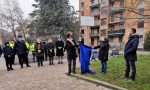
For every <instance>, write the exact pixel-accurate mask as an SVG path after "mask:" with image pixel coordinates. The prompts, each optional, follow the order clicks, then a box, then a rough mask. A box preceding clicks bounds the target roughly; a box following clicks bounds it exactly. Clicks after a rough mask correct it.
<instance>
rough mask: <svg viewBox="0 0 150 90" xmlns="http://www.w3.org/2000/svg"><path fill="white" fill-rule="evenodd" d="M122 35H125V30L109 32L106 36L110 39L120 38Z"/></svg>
mask: <svg viewBox="0 0 150 90" xmlns="http://www.w3.org/2000/svg"><path fill="white" fill-rule="evenodd" d="M124 34H125V29H119V30H110V31H108V35H109V36H110V37H120V36H124Z"/></svg>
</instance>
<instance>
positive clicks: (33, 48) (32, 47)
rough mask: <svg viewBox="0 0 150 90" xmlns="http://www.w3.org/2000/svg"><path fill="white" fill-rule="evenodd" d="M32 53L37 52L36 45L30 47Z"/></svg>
mask: <svg viewBox="0 0 150 90" xmlns="http://www.w3.org/2000/svg"><path fill="white" fill-rule="evenodd" d="M30 51H31V52H33V51H35V45H34V43H33V44H32V45H31V46H30Z"/></svg>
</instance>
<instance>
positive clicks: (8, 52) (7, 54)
mask: <svg viewBox="0 0 150 90" xmlns="http://www.w3.org/2000/svg"><path fill="white" fill-rule="evenodd" d="M3 53H4V58H5V61H6V67H7V71H10V70H14V69H13V68H12V64H13V53H14V50H13V48H11V47H10V46H9V42H6V43H5V47H4V48H3Z"/></svg>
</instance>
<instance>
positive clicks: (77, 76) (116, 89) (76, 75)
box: [70, 74, 128, 90]
mask: <svg viewBox="0 0 150 90" xmlns="http://www.w3.org/2000/svg"><path fill="white" fill-rule="evenodd" d="M70 76H72V77H75V78H78V79H82V80H84V81H87V82H91V83H94V84H96V85H101V86H104V87H106V88H109V89H112V90H128V89H125V88H121V87H118V86H115V85H112V84H109V83H107V82H103V81H99V80H95V79H91V78H88V77H85V76H81V75H79V74H71V75H70Z"/></svg>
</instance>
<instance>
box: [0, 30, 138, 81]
mask: <svg viewBox="0 0 150 90" xmlns="http://www.w3.org/2000/svg"><path fill="white" fill-rule="evenodd" d="M66 37H67V39H66V42H65V45H64V42H63V41H62V40H61V38H58V41H57V42H56V43H55V44H54V43H53V41H52V40H51V39H49V40H48V43H43V42H42V41H41V40H40V39H37V41H36V42H35V43H34V44H33V45H31V46H32V54H33V60H35V56H36V58H37V62H38V66H43V60H44V53H45V54H46V55H45V56H46V57H45V59H46V60H47V56H48V57H49V65H53V64H54V62H53V59H54V58H53V57H54V56H55V50H54V49H55V48H56V56H58V64H63V61H62V60H63V56H64V51H65V50H67V60H68V75H70V74H71V72H72V73H73V74H76V71H75V69H76V58H77V56H78V55H77V52H76V51H77V50H78V51H79V52H78V53H80V47H79V44H77V43H76V42H75V40H74V39H73V38H72V32H68V33H67V35H66ZM79 43H83V42H82V41H80V42H79ZM138 44H139V36H138V35H137V34H136V29H135V28H132V30H131V33H130V36H129V40H128V42H127V43H126V45H125V50H124V57H125V62H126V70H125V78H129V73H130V67H131V69H132V75H131V79H132V80H135V76H136V65H135V61H137V54H136V51H137V48H138ZM45 48H46V49H45ZM92 48H93V49H98V48H99V56H98V59H99V60H100V61H101V65H102V68H101V72H102V73H104V74H106V72H107V61H108V56H109V53H108V52H109V48H110V45H109V39H108V38H107V37H105V38H104V40H101V41H100V44H99V45H98V46H96V47H92ZM1 52H3V53H4V57H5V60H6V66H7V70H8V71H9V70H13V68H12V64H13V62H14V57H15V55H16V54H17V55H18V58H19V63H20V65H21V68H23V63H24V62H25V63H26V66H27V67H30V65H29V61H28V53H29V49H28V48H27V45H26V44H25V42H24V41H23V40H22V36H19V37H18V40H17V41H16V42H15V43H14V46H13V48H12V47H11V45H9V42H6V43H5V47H4V48H3V49H2V50H0V54H2V53H1ZM79 55H80V54H79ZM79 59H80V58H79Z"/></svg>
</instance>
